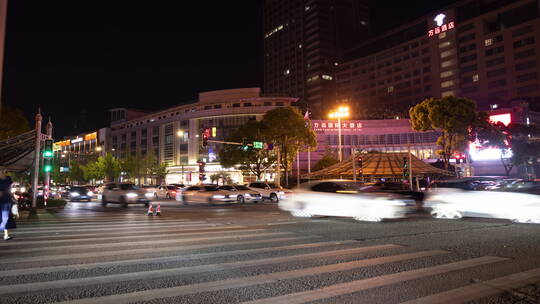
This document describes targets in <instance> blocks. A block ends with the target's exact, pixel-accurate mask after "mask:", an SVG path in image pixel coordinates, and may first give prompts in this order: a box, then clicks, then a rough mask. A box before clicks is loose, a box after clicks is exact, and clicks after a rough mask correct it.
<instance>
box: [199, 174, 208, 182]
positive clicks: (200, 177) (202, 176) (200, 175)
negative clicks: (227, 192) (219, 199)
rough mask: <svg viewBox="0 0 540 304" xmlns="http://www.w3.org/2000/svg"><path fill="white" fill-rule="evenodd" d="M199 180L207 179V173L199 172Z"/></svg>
mask: <svg viewBox="0 0 540 304" xmlns="http://www.w3.org/2000/svg"><path fill="white" fill-rule="evenodd" d="M199 180H200V181H201V182H203V181H205V180H206V174H204V173H199Z"/></svg>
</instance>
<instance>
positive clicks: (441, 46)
mask: <svg viewBox="0 0 540 304" xmlns="http://www.w3.org/2000/svg"><path fill="white" fill-rule="evenodd" d="M445 34H446V33H445ZM450 44H451V43H450V41H445V42H441V43H439V48H440V49H443V48H445V47H448V46H450Z"/></svg>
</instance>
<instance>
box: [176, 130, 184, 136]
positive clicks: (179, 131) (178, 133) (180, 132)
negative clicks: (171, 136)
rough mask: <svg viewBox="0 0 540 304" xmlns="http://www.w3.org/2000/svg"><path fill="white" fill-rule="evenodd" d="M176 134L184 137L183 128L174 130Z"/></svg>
mask: <svg viewBox="0 0 540 304" xmlns="http://www.w3.org/2000/svg"><path fill="white" fill-rule="evenodd" d="M176 135H177V136H178V137H184V130H178V131H177V132H176Z"/></svg>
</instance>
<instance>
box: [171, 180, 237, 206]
mask: <svg viewBox="0 0 540 304" xmlns="http://www.w3.org/2000/svg"><path fill="white" fill-rule="evenodd" d="M236 196H237V195H236V193H234V192H231V191H227V190H220V189H218V187H217V186H215V185H198V186H191V187H187V188H186V189H184V190H182V191H181V192H178V193H177V195H176V200H177V201H181V202H183V203H184V204H186V205H187V204H189V203H209V204H212V205H213V204H222V203H232V202H236Z"/></svg>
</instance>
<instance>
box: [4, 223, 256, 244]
mask: <svg viewBox="0 0 540 304" xmlns="http://www.w3.org/2000/svg"><path fill="white" fill-rule="evenodd" d="M245 228H249V227H248V226H236V225H234V226H233V225H226V226H225V225H223V226H212V227H194V228H190V229H174V230H158V231H152V232H151V233H160V234H168V233H176V232H179V233H180V232H181V233H191V232H199V231H213V230H217V231H220V230H223V231H225V230H228V229H233V230H231V231H236V230H238V229H245ZM164 229H167V228H164ZM169 229H170V228H169ZM235 229H236V230H235ZM143 232H144V231H143ZM108 235H118V236H140V235H141V230H135V231H123V232H119V233H109V234H108ZM99 236H103V233H78V234H67V235H65V234H54V235H42V236H30V237H24V238H17V244H19V243H23V244H26V243H24V242H32V241H34V240H49V239H62V240H66V241H69V240H79V239H81V240H84V239H88V238H85V237H96V238H100V237H99ZM1 244H2V245H0V247H1V246H4V247H10V246H13V243H11V245H10V243H9V242H3V243H1Z"/></svg>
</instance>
